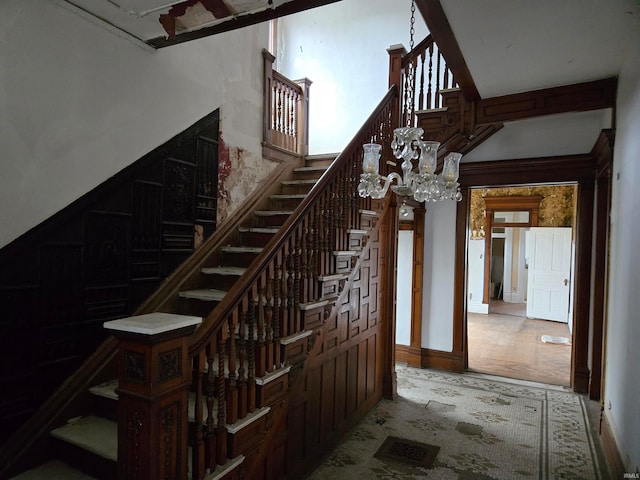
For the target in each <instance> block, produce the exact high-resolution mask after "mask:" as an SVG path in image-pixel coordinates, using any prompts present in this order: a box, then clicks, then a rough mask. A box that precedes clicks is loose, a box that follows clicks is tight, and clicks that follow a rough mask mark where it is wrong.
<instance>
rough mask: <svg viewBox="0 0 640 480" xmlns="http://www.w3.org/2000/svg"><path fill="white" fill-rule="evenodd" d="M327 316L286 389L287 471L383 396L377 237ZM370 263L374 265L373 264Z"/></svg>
mask: <svg viewBox="0 0 640 480" xmlns="http://www.w3.org/2000/svg"><path fill="white" fill-rule="evenodd" d="M366 248H367V249H368V252H365V253H364V254H363V255H362V256H361V257H360V260H359V263H358V264H357V266H356V267H355V270H354V271H352V272H351V274H350V277H349V279H348V280H347V282H346V283H345V290H344V291H342V292H341V294H340V296H339V297H338V305H336V307H335V308H334V309H333V314H332V315H331V316H330V317H329V318H328V319H327V323H326V325H325V328H326V330H325V331H324V333H323V335H322V336H321V337H320V339H319V340H318V342H321V343H320V344H319V348H317V355H313V356H310V357H309V358H308V359H307V362H308V363H309V364H310V365H309V367H308V370H307V373H306V378H305V380H304V382H302V383H303V386H302V387H301V388H302V391H301V392H299V393H295V394H291V399H292V404H290V408H289V412H288V416H287V417H288V418H287V429H288V433H287V437H288V445H287V473H288V475H289V478H301V477H303V476H304V475H303V474H304V473H307V472H308V471H309V470H310V469H311V468H313V466H314V465H315V464H317V463H318V462H319V461H320V460H321V459H322V458H323V456H324V455H325V454H326V452H327V451H328V449H329V448H331V446H333V445H335V444H336V443H337V442H338V441H339V440H340V438H341V437H342V435H344V433H345V432H346V431H347V430H348V429H349V428H351V427H353V426H354V425H355V424H356V423H357V422H358V421H359V420H360V419H361V418H362V417H363V416H364V415H365V414H366V413H367V412H368V411H369V410H370V409H371V408H372V407H373V406H374V405H375V404H376V403H377V402H378V401H379V400H380V399H381V398H382V367H381V365H382V356H381V350H382V338H383V335H382V326H381V325H380V322H379V319H378V307H377V305H378V304H379V298H378V295H379V293H378V292H379V288H378V284H379V281H380V275H379V272H382V271H384V270H382V269H379V263H378V262H379V252H380V238H379V236H378V234H377V232H376V233H374V234H373V235H372V236H371V238H370V239H369V240H368V242H367V246H366ZM374 267H375V268H374Z"/></svg>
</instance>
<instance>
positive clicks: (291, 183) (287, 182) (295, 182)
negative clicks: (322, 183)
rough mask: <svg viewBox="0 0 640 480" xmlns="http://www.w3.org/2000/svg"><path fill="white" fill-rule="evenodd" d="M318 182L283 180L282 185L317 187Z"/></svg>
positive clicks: (311, 180)
mask: <svg viewBox="0 0 640 480" xmlns="http://www.w3.org/2000/svg"><path fill="white" fill-rule="evenodd" d="M317 182H318V180H316V179H315V178H310V179H306V180H283V181H282V185H291V186H292V185H315V184H316V183H317Z"/></svg>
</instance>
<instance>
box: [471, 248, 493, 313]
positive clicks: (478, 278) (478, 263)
mask: <svg viewBox="0 0 640 480" xmlns="http://www.w3.org/2000/svg"><path fill="white" fill-rule="evenodd" d="M484 242H485V240H484V239H483V238H475V239H472V240H469V250H468V258H467V311H469V312H471V313H484V314H487V313H489V304H488V303H482V299H483V297H484Z"/></svg>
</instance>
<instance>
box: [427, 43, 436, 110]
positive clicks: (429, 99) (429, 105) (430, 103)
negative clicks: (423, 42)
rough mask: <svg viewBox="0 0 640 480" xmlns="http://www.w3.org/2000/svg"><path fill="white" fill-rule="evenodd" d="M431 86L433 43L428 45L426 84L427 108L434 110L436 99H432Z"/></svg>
mask: <svg viewBox="0 0 640 480" xmlns="http://www.w3.org/2000/svg"><path fill="white" fill-rule="evenodd" d="M432 85H433V43H431V44H430V45H429V74H428V82H427V108H436V104H437V103H438V99H437V98H436V99H434V98H433V91H432V90H431V86H432Z"/></svg>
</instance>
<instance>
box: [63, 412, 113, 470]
mask: <svg viewBox="0 0 640 480" xmlns="http://www.w3.org/2000/svg"><path fill="white" fill-rule="evenodd" d="M51 436H53V437H55V438H57V439H59V440H62V441H65V442H68V443H70V444H72V445H75V446H76V447H80V448H82V449H84V450H87V451H89V452H91V453H94V454H95V455H98V456H100V457H102V458H105V459H107V460H112V461H114V462H115V461H117V459H118V424H117V423H116V422H112V421H111V420H107V419H106V418H101V417H96V416H93V415H89V416H86V417H77V418H72V419H70V420H69V421H68V423H67V424H66V425H63V426H62V427H59V428H56V429H55V430H52V431H51Z"/></svg>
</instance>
